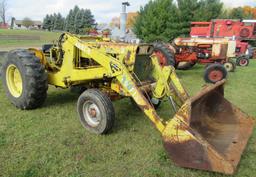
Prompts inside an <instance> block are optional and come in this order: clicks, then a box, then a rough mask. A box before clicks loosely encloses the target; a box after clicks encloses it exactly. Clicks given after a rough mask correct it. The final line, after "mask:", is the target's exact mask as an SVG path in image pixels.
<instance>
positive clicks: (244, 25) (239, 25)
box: [190, 19, 256, 66]
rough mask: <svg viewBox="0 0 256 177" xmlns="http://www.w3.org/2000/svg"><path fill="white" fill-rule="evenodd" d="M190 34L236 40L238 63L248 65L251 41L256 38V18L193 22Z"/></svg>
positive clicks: (192, 35)
mask: <svg viewBox="0 0 256 177" xmlns="http://www.w3.org/2000/svg"><path fill="white" fill-rule="evenodd" d="M190 36H191V37H196V38H198V37H200V38H227V39H233V40H236V41H237V46H236V55H237V57H238V59H237V65H238V66H247V65H248V64H249V60H248V50H250V48H249V43H250V42H252V41H255V40H256V20H234V19H215V20H212V21H210V22H192V23H191V31H190ZM245 55H246V56H245Z"/></svg>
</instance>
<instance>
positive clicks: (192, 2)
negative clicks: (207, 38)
mask: <svg viewBox="0 0 256 177" xmlns="http://www.w3.org/2000/svg"><path fill="white" fill-rule="evenodd" d="M177 5H178V9H179V17H177V18H179V21H180V30H179V33H180V35H183V34H188V33H189V32H190V22H191V21H194V20H196V17H195V16H196V14H197V10H198V8H199V7H200V3H199V2H198V0H177Z"/></svg>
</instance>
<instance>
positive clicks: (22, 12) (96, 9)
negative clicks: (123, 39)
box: [6, 0, 256, 23]
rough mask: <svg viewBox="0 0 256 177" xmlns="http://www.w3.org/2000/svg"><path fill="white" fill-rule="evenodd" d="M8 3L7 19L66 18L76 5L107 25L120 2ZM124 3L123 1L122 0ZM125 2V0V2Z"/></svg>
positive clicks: (254, 1)
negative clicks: (56, 16) (58, 14)
mask: <svg viewBox="0 0 256 177" xmlns="http://www.w3.org/2000/svg"><path fill="white" fill-rule="evenodd" d="M6 1H7V3H8V14H7V15H8V17H9V19H10V17H15V18H16V19H17V20H22V19H23V18H24V17H30V18H31V19H32V20H43V18H44V17H45V15H46V14H52V13H54V12H60V13H61V14H62V15H63V16H66V15H67V14H68V12H69V10H70V9H71V8H73V7H74V6H75V5H78V6H79V7H81V8H87V9H90V10H91V11H92V13H93V15H94V16H95V19H96V21H97V22H98V23H108V22H110V21H111V19H112V18H113V17H115V16H119V14H120V11H121V3H122V2H123V1H122V0H72V1H70V0H6ZM124 1H125V0H124ZM126 1H127V0H126ZM128 1H129V2H130V4H131V6H130V7H128V9H127V11H128V12H134V11H138V10H139V9H140V7H141V6H143V5H145V4H146V3H147V2H148V1H149V0H128ZM222 1H223V2H224V4H225V6H227V7H237V6H244V5H251V6H256V0H222Z"/></svg>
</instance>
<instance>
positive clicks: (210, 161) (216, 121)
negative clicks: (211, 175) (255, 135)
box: [163, 81, 254, 174]
mask: <svg viewBox="0 0 256 177" xmlns="http://www.w3.org/2000/svg"><path fill="white" fill-rule="evenodd" d="M224 83H225V81H221V82H218V83H217V84H215V85H212V86H209V87H207V88H205V89H203V90H202V91H201V92H200V93H199V94H198V95H196V96H195V97H192V98H191V99H189V100H188V101H187V102H186V103H185V104H184V105H183V106H182V107H181V108H180V110H179V111H178V112H177V114H176V115H175V116H174V118H173V119H171V120H170V121H169V122H168V124H167V125H166V128H165V130H164V131H163V141H164V146H165V149H166V150H167V152H168V154H169V155H170V156H171V159H172V160H173V161H174V163H175V164H177V165H178V166H182V167H188V168H195V169H201V170H208V171H214V172H220V173H225V174H233V173H234V172H235V169H236V167H237V165H238V163H239V161H240V158H241V155H242V153H243V151H244V149H245V147H246V144H247V141H248V139H249V137H250V136H251V134H252V131H253V123H254V121H253V119H252V117H249V116H248V115H247V114H245V113H243V112H242V111H241V110H240V109H239V108H237V107H235V106H234V105H232V104H231V103H230V102H229V101H228V100H226V99H225V98H224V87H223V85H224Z"/></svg>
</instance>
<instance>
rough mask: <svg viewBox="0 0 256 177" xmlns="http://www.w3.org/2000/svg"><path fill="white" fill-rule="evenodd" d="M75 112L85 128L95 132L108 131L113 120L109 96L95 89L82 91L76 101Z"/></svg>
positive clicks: (113, 114)
mask: <svg viewBox="0 0 256 177" xmlns="http://www.w3.org/2000/svg"><path fill="white" fill-rule="evenodd" d="M77 112H78V114H79V118H80V122H81V123H82V125H83V126H84V128H85V129H87V130H88V131H90V132H91V133H95V134H106V133H108V132H109V131H110V130H111V129H112V127H113V125H114V120H115V110H114V106H113V104H112V102H111V100H110V98H109V97H108V96H107V95H105V94H104V93H102V92H101V91H100V90H97V89H89V90H86V91H84V93H83V94H81V96H80V97H79V99H78V102H77Z"/></svg>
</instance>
